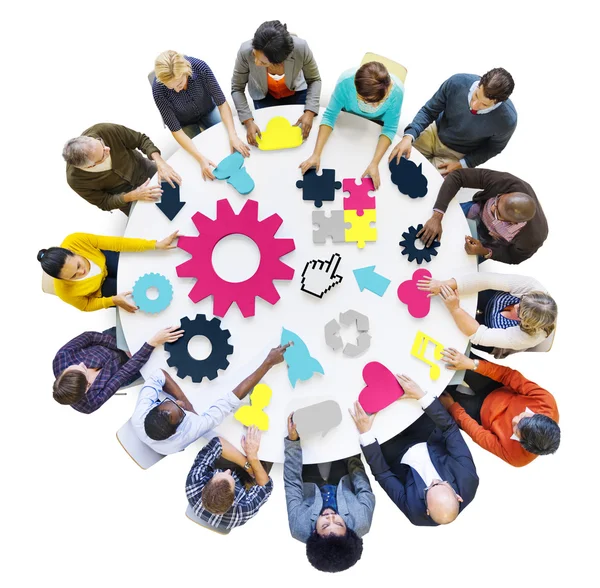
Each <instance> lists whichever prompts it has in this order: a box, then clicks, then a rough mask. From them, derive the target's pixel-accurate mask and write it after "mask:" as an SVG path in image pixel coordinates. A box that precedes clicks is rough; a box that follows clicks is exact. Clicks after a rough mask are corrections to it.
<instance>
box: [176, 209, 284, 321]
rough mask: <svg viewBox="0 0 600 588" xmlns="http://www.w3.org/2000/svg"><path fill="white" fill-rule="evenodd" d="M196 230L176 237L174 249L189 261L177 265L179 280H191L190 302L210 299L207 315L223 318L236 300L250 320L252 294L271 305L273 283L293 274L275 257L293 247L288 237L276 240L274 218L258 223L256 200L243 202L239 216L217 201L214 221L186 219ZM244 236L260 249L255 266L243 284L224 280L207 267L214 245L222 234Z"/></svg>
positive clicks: (276, 220) (199, 216)
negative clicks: (188, 256)
mask: <svg viewBox="0 0 600 588" xmlns="http://www.w3.org/2000/svg"><path fill="white" fill-rule="evenodd" d="M192 221H193V223H194V224H195V225H196V228H197V229H198V236H197V237H179V242H178V247H180V248H181V249H183V250H184V251H187V252H188V253H190V254H191V255H192V258H191V259H189V260H188V261H186V262H185V263H182V264H181V265H178V266H177V275H178V276H179V277H180V278H196V280H197V281H196V285H195V286H194V287H193V288H192V290H191V291H190V293H189V297H190V299H191V300H192V301H193V302H200V301H201V300H204V299H205V298H206V297H207V296H210V295H211V294H212V296H213V314H214V315H216V316H220V317H223V316H225V314H226V313H227V311H228V310H229V308H230V306H231V304H232V303H233V302H236V303H237V305H238V307H239V309H240V311H241V313H242V315H243V316H244V317H249V316H254V313H255V303H256V296H259V297H260V298H262V299H263V300H266V301H267V302H269V303H270V304H275V303H276V302H277V301H278V300H279V298H280V297H279V293H278V292H277V289H276V288H275V286H274V284H273V280H291V279H292V278H293V277H294V270H293V268H291V267H290V266H288V265H286V264H285V263H283V262H282V261H281V260H280V259H279V258H280V257H281V256H282V255H285V254H286V253H289V252H290V251H293V250H294V249H295V248H296V246H295V244H294V240H293V239H277V238H276V237H275V234H276V233H277V231H278V230H279V227H280V226H281V223H282V222H283V220H282V219H281V217H280V216H279V215H278V214H272V215H271V216H269V217H268V218H266V219H264V220H262V221H259V220H258V202H257V201H256V200H246V203H245V204H244V207H243V208H242V210H241V211H240V213H239V214H237V215H236V214H235V212H234V211H233V209H232V208H231V205H230V204H229V202H228V201H227V200H219V201H217V218H216V219H215V220H212V219H210V218H208V217H207V216H204V215H203V214H202V213H201V212H197V213H196V214H195V215H194V216H193V217H192ZM233 234H241V235H246V237H249V238H250V239H252V240H253V241H254V243H256V246H257V247H258V249H259V251H260V263H259V266H258V269H257V270H256V272H255V274H254V275H253V276H252V277H251V278H248V279H247V280H246V281H244V282H237V283H234V282H227V281H226V280H224V279H223V278H221V277H219V276H218V275H217V273H216V272H215V270H214V268H213V265H212V254H213V250H214V248H215V246H216V244H217V243H218V242H219V241H220V240H221V239H223V238H224V237H227V236H228V235H233Z"/></svg>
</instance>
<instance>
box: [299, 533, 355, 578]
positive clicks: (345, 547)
mask: <svg viewBox="0 0 600 588" xmlns="http://www.w3.org/2000/svg"><path fill="white" fill-rule="evenodd" d="M362 550H363V541H362V539H361V538H360V537H359V536H358V535H357V534H356V533H355V532H354V531H353V530H352V529H346V534H345V535H344V536H343V537H338V536H337V535H329V536H328V537H321V536H320V535H319V534H318V533H317V532H316V531H313V533H312V535H311V536H310V537H309V538H308V540H307V541H306V557H307V558H308V561H309V562H310V564H311V565H312V566H313V567H314V568H317V570H320V571H321V572H343V571H344V570H347V569H348V568H351V567H352V566H353V565H354V564H355V563H356V562H357V561H358V560H359V559H360V556H361V555H362Z"/></svg>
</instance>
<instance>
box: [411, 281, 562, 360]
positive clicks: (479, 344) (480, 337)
mask: <svg viewBox="0 0 600 588" xmlns="http://www.w3.org/2000/svg"><path fill="white" fill-rule="evenodd" d="M417 287H418V288H419V290H425V291H428V292H430V294H429V295H430V296H436V295H438V294H439V295H440V297H441V298H442V300H443V301H444V304H445V305H446V308H447V309H448V310H449V311H450V314H451V315H452V318H453V319H454V321H455V323H456V326H457V327H458V328H459V329H460V330H461V331H462V332H463V333H464V334H465V335H467V336H468V337H469V339H470V340H471V343H472V344H473V347H476V348H477V349H481V350H482V351H486V352H488V353H492V354H493V355H494V357H497V358H501V357H506V356H507V355H510V354H511V353H514V352H515V351H523V350H525V349H530V348H532V347H535V346H536V345H538V344H539V343H541V342H542V341H544V339H546V338H547V337H549V336H550V335H551V334H552V332H553V331H554V329H555V328H556V319H557V317H558V308H557V306H556V302H555V301H554V299H553V298H552V297H551V296H550V295H549V294H548V292H547V290H546V289H545V288H544V286H542V285H541V284H540V283H539V282H538V281H537V280H534V279H533V278H530V277H527V276H518V275H515V274H492V273H489V274H488V273H475V274H467V275H466V276H462V277H458V278H451V279H449V280H444V281H440V280H435V279H433V278H424V279H422V280H419V281H418V282H417ZM459 292H460V294H474V293H475V292H479V296H478V298H477V317H476V318H473V317H472V316H470V315H469V314H468V313H467V312H466V311H464V310H463V309H462V308H461V307H460V299H459Z"/></svg>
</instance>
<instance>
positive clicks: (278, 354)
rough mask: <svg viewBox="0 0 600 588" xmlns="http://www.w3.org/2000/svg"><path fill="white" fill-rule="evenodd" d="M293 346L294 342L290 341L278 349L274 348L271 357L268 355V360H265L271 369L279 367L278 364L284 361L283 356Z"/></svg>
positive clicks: (270, 353)
mask: <svg viewBox="0 0 600 588" xmlns="http://www.w3.org/2000/svg"><path fill="white" fill-rule="evenodd" d="M291 344H292V342H291V341H290V342H289V343H286V344H285V345H278V346H277V347H273V349H271V351H269V355H267V359H265V362H266V363H267V365H268V366H269V368H272V367H273V366H274V365H277V364H278V363H281V362H282V361H283V354H284V353H285V350H286V349H287V348H288V347H289V346H290V345H291Z"/></svg>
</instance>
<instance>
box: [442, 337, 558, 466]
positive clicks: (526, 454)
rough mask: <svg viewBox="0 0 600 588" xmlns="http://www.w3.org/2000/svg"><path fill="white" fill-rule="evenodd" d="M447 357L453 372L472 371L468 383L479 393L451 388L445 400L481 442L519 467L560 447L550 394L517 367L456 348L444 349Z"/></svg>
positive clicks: (456, 416)
mask: <svg viewBox="0 0 600 588" xmlns="http://www.w3.org/2000/svg"><path fill="white" fill-rule="evenodd" d="M442 359H443V361H445V362H446V363H447V364H448V368H449V369H451V370H455V371H456V370H468V371H467V372H466V374H465V381H466V383H467V384H468V385H469V387H470V388H471V390H472V391H473V392H474V393H475V394H474V395H473V396H471V395H467V394H464V393H461V392H460V391H459V390H457V389H456V386H449V387H448V388H446V390H445V391H444V393H443V394H442V396H441V397H440V401H441V403H442V404H443V405H444V407H445V408H446V409H447V410H448V412H449V413H450V414H451V415H452V417H453V418H454V420H455V421H456V422H457V423H458V425H459V427H460V428H461V429H462V430H463V431H464V432H465V433H467V435H469V437H471V439H473V441H475V443H477V445H479V446H481V447H483V448H484V449H487V450H488V451H490V452H491V453H493V454H494V455H497V456H498V457H500V458H502V459H503V460H504V461H506V462H507V463H509V464H510V465H512V466H515V467H522V466H525V465H527V464H528V463H531V462H532V461H533V460H534V459H535V458H536V457H537V456H538V455H549V454H551V453H554V452H555V451H556V450H557V449H558V446H559V444H560V428H559V426H558V409H557V407H556V401H555V400H554V396H552V394H550V392H548V391H547V390H544V389H543V388H541V387H540V386H538V385H537V384H535V383H533V382H531V381H529V380H527V379H525V378H524V377H523V376H522V375H521V374H520V373H519V372H518V371H516V370H513V369H511V368H508V367H504V366H501V365H497V364H495V363H492V362H489V361H485V360H483V359H478V358H475V357H474V358H473V359H471V358H469V357H467V356H466V355H463V354H462V353H460V352H459V351H457V350H456V349H452V348H448V349H444V351H443V357H442Z"/></svg>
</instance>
